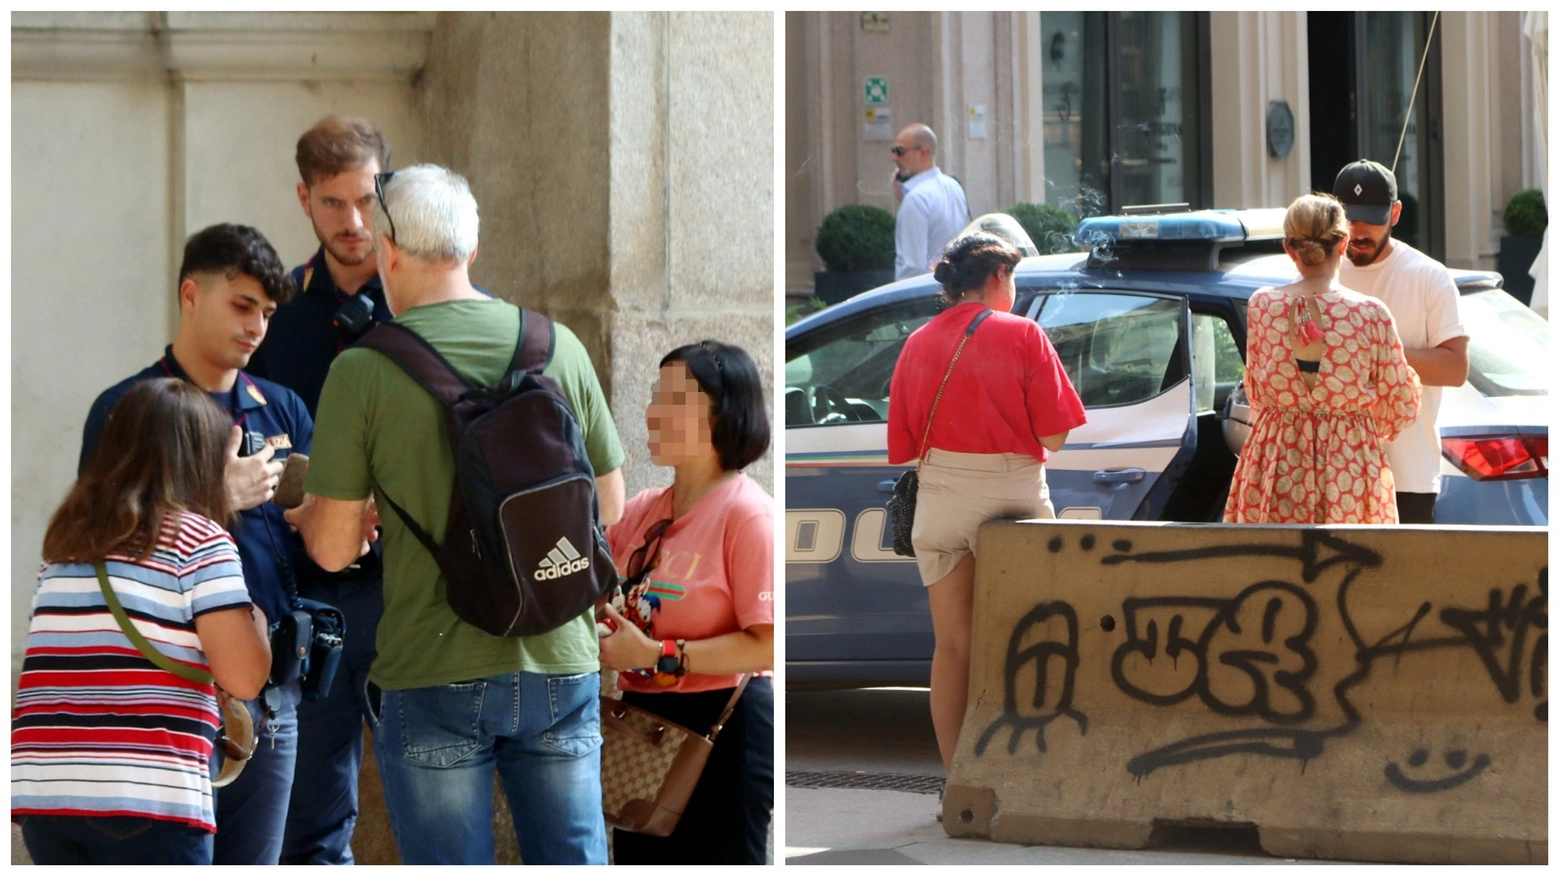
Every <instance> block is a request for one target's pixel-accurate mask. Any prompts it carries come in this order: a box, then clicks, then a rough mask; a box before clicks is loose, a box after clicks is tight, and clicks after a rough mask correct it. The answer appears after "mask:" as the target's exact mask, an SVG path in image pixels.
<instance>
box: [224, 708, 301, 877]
mask: <svg viewBox="0 0 1560 877" xmlns="http://www.w3.org/2000/svg"><path fill="white" fill-rule="evenodd" d="M281 692H282V708H281V709H280V710H277V713H276V717H275V718H270V719H268V718H266V715H265V709H264V707H263V706H261V703H260V701H259V700H252V701H249V702H248V703H247V704H246V705H247V706H248V707H249V715H250V718H252V719H254V722H255V737H256V741H255V754H254V755H252V756H250V758H249V763H248V764H246V765H244V771H243V773H240V774H239V775H238V779H236V780H234V781H233V784H232V785H230V786H228V787H227V788H224V789H217V790H216V805H217V840H216V849H215V850H214V853H213V856H212V864H215V865H275V864H277V863H278V862H279V861H280V859H281V855H282V832H283V831H284V829H285V827H286V824H287V799H288V796H289V795H290V794H291V791H292V782H293V765H294V764H295V763H296V761H297V759H298V701H299V700H300V698H301V696H302V695H301V693H300V692H299V690H298V683H296V682H292V683H289V684H287V685H283V686H281ZM219 761H220V759H215V760H213V763H212V776H216V771H217V770H218V769H219V768H220V764H219V763H218V762H219Z"/></svg>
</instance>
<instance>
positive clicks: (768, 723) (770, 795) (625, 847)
mask: <svg viewBox="0 0 1560 877" xmlns="http://www.w3.org/2000/svg"><path fill="white" fill-rule="evenodd" d="M733 690H734V689H731V688H725V689H721V690H719V691H701V692H696V693H694V694H640V693H636V692H625V693H624V694H623V700H624V702H625V703H630V704H633V705H634V706H637V707H639V708H641V709H646V710H649V711H650V712H653V713H655V714H656V715H658V716H661V717H662V718H665V719H669V720H671V721H673V722H676V723H677V724H679V725H682V726H683V727H685V728H690V729H692V730H695V731H701V732H708V730H709V728H710V726H711V725H712V724H714V723H715V720H716V719H718V718H720V713H721V710H723V709H725V707H726V702H727V701H729V700H730V699H731V692H732V691H733ZM774 778H775V688H774V680H772V679H770V678H768V677H756V678H754V679H753V681H751V682H749V683H748V687H747V690H746V691H744V692H743V693H742V699H741V700H739V701H737V707H736V710H735V711H733V712H732V714H731V719H730V720H729V721H728V722H727V723H726V727H725V728H724V729H723V730H722V731H721V732H720V736H718V737H716V738H715V746H714V748H713V749H712V750H711V751H710V760H709V762H708V763H707V764H706V765H705V767H704V773H703V774H702V775H700V777H699V784H698V785H697V786H696V787H694V790H693V797H692V798H690V799H689V800H688V809H687V810H686V811H684V812H683V816H682V819H681V820H680V821H679V822H678V823H677V830H676V831H674V832H672V834H671V835H670V836H669V837H650V836H648V835H643V834H635V833H633V832H631V831H622V830H621V829H614V830H613V832H612V859H613V861H614V862H615V863H616V864H619V865H657V864H659V865H762V864H764V849H765V846H766V845H767V842H768V836H769V819H770V816H771V815H772V813H773V812H774V806H775V795H774Z"/></svg>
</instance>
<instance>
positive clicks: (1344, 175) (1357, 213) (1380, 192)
mask: <svg viewBox="0 0 1560 877" xmlns="http://www.w3.org/2000/svg"><path fill="white" fill-rule="evenodd" d="M1333 197H1335V198H1337V199H1338V200H1339V201H1341V202H1342V203H1343V209H1344V212H1345V213H1346V214H1348V217H1349V221H1350V222H1366V223H1370V224H1371V225H1387V224H1389V223H1391V222H1392V205H1393V204H1395V203H1397V199H1398V191H1397V177H1396V176H1394V175H1393V173H1392V172H1391V171H1389V170H1387V169H1386V167H1385V166H1383V165H1382V164H1380V163H1378V162H1374V161H1369V160H1367V159H1361V160H1359V161H1355V162H1350V163H1349V164H1346V165H1344V167H1343V170H1341V171H1339V172H1338V179H1337V180H1335V181H1334V182H1333Z"/></svg>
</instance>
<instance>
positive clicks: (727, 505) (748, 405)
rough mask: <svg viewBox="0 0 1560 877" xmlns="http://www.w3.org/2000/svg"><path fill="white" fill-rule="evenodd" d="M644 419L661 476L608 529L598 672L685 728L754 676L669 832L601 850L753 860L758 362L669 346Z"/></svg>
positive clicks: (767, 511)
mask: <svg viewBox="0 0 1560 877" xmlns="http://www.w3.org/2000/svg"><path fill="white" fill-rule="evenodd" d="M645 422H646V425H647V426H648V428H649V433H650V458H651V459H652V460H653V461H655V463H656V464H657V465H659V466H670V467H672V469H673V471H674V473H675V474H674V475H673V479H672V486H671V487H665V488H655V489H651V490H645V491H642V492H640V493H639V494H638V495H637V496H635V497H634V498H633V499H631V500H629V501H628V504H627V506H626V507H625V508H624V510H623V517H622V519H621V520H619V521H618V522H617V523H616V524H614V525H613V526H612V527H610V528H609V529H608V530H607V542H608V543H609V544H610V546H611V548H612V557H613V560H614V561H615V562H616V563H617V567H618V573H619V574H620V575H621V576H623V578H624V582H623V591H622V592H621V593H620V599H618V600H616V601H615V605H614V604H613V603H609V604H608V606H607V607H606V609H605V611H604V618H603V619H602V622H601V625H600V627H601V629H602V632H603V633H607V635H605V636H603V637H602V639H601V666H602V668H603V669H611V670H617V671H618V673H619V675H618V687H619V688H621V689H622V690H623V700H624V702H625V703H630V704H633V705H635V706H638V707H640V708H642V709H646V710H649V711H650V712H653V713H655V714H656V715H659V716H661V717H663V718H666V719H668V720H670V721H673V722H676V723H677V724H679V725H682V726H684V727H687V728H691V729H693V730H695V731H700V732H706V731H708V729H709V728H710V726H711V725H713V724H714V723H715V721H716V720H717V719H718V718H719V717H720V714H721V712H722V711H723V710H724V709H725V707H726V705H727V704H728V703H729V702H730V701H731V697H732V695H733V694H734V693H735V692H736V688H737V686H738V684H739V683H740V681H741V679H742V677H743V675H744V674H747V673H752V674H754V676H753V678H752V679H751V680H750V681H749V682H748V684H747V687H746V689H744V690H743V692H742V696H741V698H740V699H739V700H738V701H737V704H736V707H735V709H734V711H733V712H732V714H731V718H730V719H729V720H727V722H726V724H725V727H724V728H723V729H722V730H721V732H720V736H718V737H716V738H715V747H714V750H713V751H712V752H711V753H710V759H709V762H708V764H707V766H706V767H705V769H704V773H703V774H702V775H701V777H700V778H699V784H698V786H697V787H695V789H694V792H693V797H692V798H691V799H690V800H689V802H688V809H687V810H686V811H684V813H683V816H682V819H681V821H679V822H678V824H677V829H676V830H675V831H674V832H672V834H671V835H670V836H668V837H664V838H660V837H650V836H648V835H643V834H637V833H634V832H629V831H622V830H617V831H614V833H613V839H612V844H613V856H614V859H615V861H616V862H617V863H618V864H620V865H627V864H672V865H692V864H732V865H742V864H754V865H761V864H763V863H764V853H765V846H766V844H767V840H768V833H769V820H770V815H771V812H772V811H773V809H774V785H773V783H774V683H773V680H772V679H771V678H770V671H771V669H772V668H773V667H774V602H773V599H772V598H773V595H774V566H773V564H774V500H773V498H771V497H770V496H769V494H768V493H765V492H764V489H763V488H762V487H759V486H758V484H756V483H754V481H753V480H752V479H751V478H749V477H747V476H746V475H744V474H742V469H743V468H745V467H746V466H747V465H748V464H750V463H752V462H753V461H754V460H757V459H758V458H759V457H761V456H763V454H764V452H765V451H767V450H768V449H769V415H768V413H767V412H766V410H765V405H764V393H763V388H762V386H761V384H760V383H759V378H758V368H757V367H756V366H755V365H754V364H753V360H752V358H751V357H749V356H748V355H747V353H746V352H744V351H743V350H742V349H741V348H738V347H733V346H731V345H728V344H721V343H719V342H716V341H702V342H700V343H698V344H690V345H688V346H686V347H680V348H678V349H676V350H674V351H672V352H671V353H669V354H667V355H666V357H665V358H664V359H662V360H661V371H660V375H659V378H658V380H657V381H656V383H655V386H654V387H653V388H652V390H651V401H650V406H649V407H648V408H647V409H646V410H645ZM609 631H610V632H609Z"/></svg>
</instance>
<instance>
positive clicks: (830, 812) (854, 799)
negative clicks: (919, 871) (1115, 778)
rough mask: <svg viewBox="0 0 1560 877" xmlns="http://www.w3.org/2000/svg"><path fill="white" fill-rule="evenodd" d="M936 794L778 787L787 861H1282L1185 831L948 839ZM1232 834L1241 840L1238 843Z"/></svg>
mask: <svg viewBox="0 0 1560 877" xmlns="http://www.w3.org/2000/svg"><path fill="white" fill-rule="evenodd" d="M936 811H937V796H936V795H922V794H914V793H909V792H887V791H872V790H866V789H801V788H795V787H787V788H786V790H785V813H786V839H785V863H786V864H787V865H1172V864H1173V865H1284V864H1289V865H1293V864H1309V865H1317V864H1340V863H1335V862H1318V861H1315V860H1311V859H1307V860H1305V861H1303V862H1298V863H1297V862H1296V860H1294V859H1278V858H1274V857H1273V856H1269V855H1267V854H1266V853H1264V852H1262V850H1261V849H1260V848H1258V847H1257V846H1256V843H1255V838H1254V837H1249V836H1243V837H1240V838H1220V837H1216V836H1212V835H1211V834H1209V835H1208V836H1206V837H1203V838H1195V837H1192V836H1188V837H1187V838H1185V839H1183V840H1182V841H1181V842H1179V843H1174V844H1169V845H1166V846H1162V847H1156V848H1154V849H1148V850H1094V849H1083V848H1077V847H1044V846H1019V845H1017V844H1005V843H996V842H993V841H984V840H968V839H954V838H951V837H948V835H947V834H946V833H944V831H943V827H942V823H940V822H937V821H935V820H934V819H933V814H934V813H936ZM1239 841H1246V842H1244V843H1242V842H1239Z"/></svg>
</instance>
